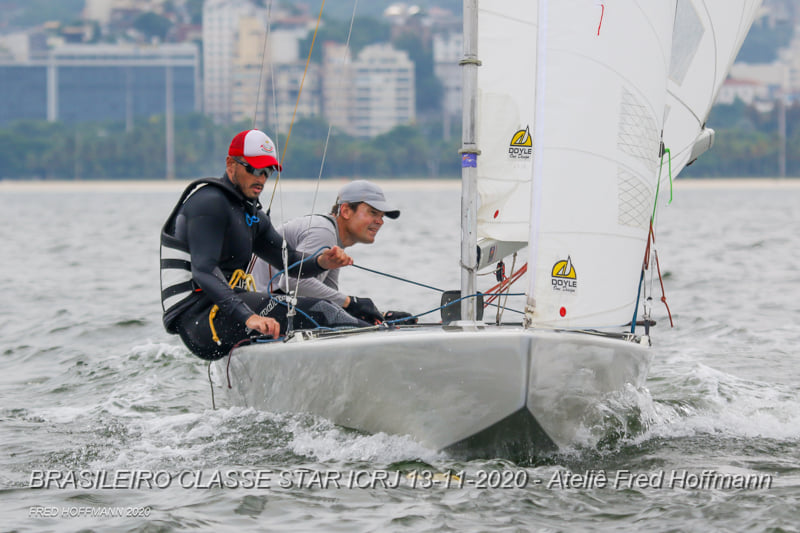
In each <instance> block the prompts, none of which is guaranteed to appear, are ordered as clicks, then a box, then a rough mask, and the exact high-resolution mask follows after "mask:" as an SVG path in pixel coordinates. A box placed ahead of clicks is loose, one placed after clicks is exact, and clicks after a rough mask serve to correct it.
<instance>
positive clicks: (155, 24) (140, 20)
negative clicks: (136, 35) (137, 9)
mask: <svg viewBox="0 0 800 533" xmlns="http://www.w3.org/2000/svg"><path fill="white" fill-rule="evenodd" d="M133 27H134V28H135V29H137V30H139V31H140V32H142V33H143V34H144V35H146V36H147V37H149V38H152V37H157V38H158V39H159V40H161V41H163V40H164V39H165V38H166V36H167V33H168V32H169V30H170V28H172V21H170V20H169V19H168V18H166V17H162V16H161V15H159V14H158V13H152V12H148V13H142V14H141V15H139V16H138V17H136V19H135V20H134V21H133Z"/></svg>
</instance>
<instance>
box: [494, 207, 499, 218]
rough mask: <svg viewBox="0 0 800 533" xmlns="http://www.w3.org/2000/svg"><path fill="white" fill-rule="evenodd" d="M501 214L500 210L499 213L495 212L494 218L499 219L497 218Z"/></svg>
mask: <svg viewBox="0 0 800 533" xmlns="http://www.w3.org/2000/svg"><path fill="white" fill-rule="evenodd" d="M499 214H500V210H499V209H498V210H497V211H495V212H494V218H497V216H498V215H499Z"/></svg>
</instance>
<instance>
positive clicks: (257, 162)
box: [228, 130, 283, 170]
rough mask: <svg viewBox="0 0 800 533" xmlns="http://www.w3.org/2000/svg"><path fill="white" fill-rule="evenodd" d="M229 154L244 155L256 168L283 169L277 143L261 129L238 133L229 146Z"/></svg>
mask: <svg viewBox="0 0 800 533" xmlns="http://www.w3.org/2000/svg"><path fill="white" fill-rule="evenodd" d="M228 155H230V156H233V157H243V158H244V160H245V161H247V163H248V164H249V165H250V166H252V167H254V168H265V167H278V170H283V167H281V164H280V163H279V162H278V152H277V151H276V150H275V143H273V142H272V139H270V138H269V137H267V134H266V133H264V132H263V131H260V130H245V131H241V132H239V133H237V134H236V137H234V138H233V140H232V141H231V146H230V148H228Z"/></svg>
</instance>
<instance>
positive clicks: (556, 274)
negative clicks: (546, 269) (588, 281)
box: [550, 256, 578, 292]
mask: <svg viewBox="0 0 800 533" xmlns="http://www.w3.org/2000/svg"><path fill="white" fill-rule="evenodd" d="M551 275H552V279H551V280H550V282H551V283H552V285H553V290H554V291H564V292H575V290H576V289H577V288H578V274H577V272H575V266H574V265H573V264H572V258H570V257H569V256H567V258H566V259H562V260H560V261H556V264H555V265H553V271H552V273H551Z"/></svg>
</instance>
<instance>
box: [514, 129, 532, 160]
mask: <svg viewBox="0 0 800 533" xmlns="http://www.w3.org/2000/svg"><path fill="white" fill-rule="evenodd" d="M532 146H533V141H532V139H531V130H530V127H529V126H525V129H524V130H519V131H517V132H516V133H515V134H514V136H513V137H511V143H510V144H509V147H508V156H509V157H510V158H511V159H530V158H531V154H532V153H533V148H532Z"/></svg>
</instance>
